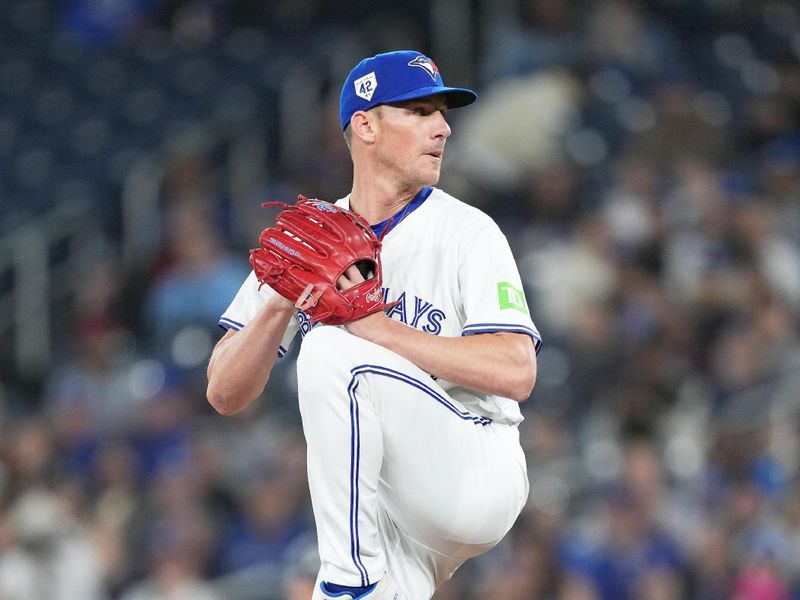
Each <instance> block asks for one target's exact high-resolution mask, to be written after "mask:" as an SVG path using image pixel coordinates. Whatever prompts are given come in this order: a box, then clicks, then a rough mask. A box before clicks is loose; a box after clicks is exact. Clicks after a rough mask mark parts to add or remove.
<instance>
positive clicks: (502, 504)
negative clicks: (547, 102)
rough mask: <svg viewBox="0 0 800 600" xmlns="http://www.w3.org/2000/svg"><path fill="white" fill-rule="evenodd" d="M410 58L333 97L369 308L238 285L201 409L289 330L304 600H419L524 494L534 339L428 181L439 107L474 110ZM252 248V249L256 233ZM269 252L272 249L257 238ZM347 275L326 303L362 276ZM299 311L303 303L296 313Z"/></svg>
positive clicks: (238, 388)
mask: <svg viewBox="0 0 800 600" xmlns="http://www.w3.org/2000/svg"><path fill="white" fill-rule="evenodd" d="M476 98H477V95H476V94H475V93H474V92H473V91H471V90H469V89H464V88H453V87H446V86H445V85H444V82H443V81H442V77H441V74H440V73H439V70H438V68H437V67H436V65H435V64H434V62H433V61H432V60H431V59H430V58H428V57H427V56H425V55H423V54H420V53H419V52H413V51H396V52H388V53H384V54H378V55H376V56H373V57H370V58H367V59H365V60H363V61H361V62H360V63H359V64H358V65H357V66H356V67H355V68H354V69H353V70H352V71H351V73H350V75H349V76H348V78H347V80H346V81H345V82H344V86H343V88H342V92H341V99H340V120H341V126H342V129H343V131H344V136H345V140H346V142H347V144H348V146H349V148H350V152H351V155H352V159H353V165H354V175H353V186H352V191H351V193H350V194H349V195H348V196H347V197H345V198H342V199H340V200H339V201H338V202H336V205H337V206H339V207H343V208H347V209H349V210H351V211H353V212H355V213H357V214H358V215H360V216H361V217H363V219H364V220H366V221H367V222H368V223H369V224H370V225H371V227H372V230H373V231H374V232H375V234H376V236H377V237H378V238H381V241H382V249H381V253H380V260H381V267H382V271H383V281H382V284H381V285H382V292H383V301H384V302H386V303H388V304H387V305H384V306H382V308H384V310H378V311H376V312H373V313H372V314H369V315H368V316H365V317H363V318H359V319H356V320H353V321H349V322H345V323H344V324H343V325H339V326H331V325H325V324H320V323H314V322H312V321H313V320H314V319H313V318H309V315H308V314H307V313H306V312H304V311H300V310H297V308H296V307H295V304H294V301H295V300H298V302H300V300H301V299H300V300H299V299H297V298H288V299H287V298H284V297H282V296H281V295H280V294H278V293H276V292H275V291H274V290H273V289H272V288H271V287H270V286H269V285H261V283H263V281H262V282H260V281H259V276H257V275H256V273H255V272H254V273H251V274H250V275H249V277H248V278H247V279H246V280H245V281H244V283H243V285H242V287H241V289H240V290H239V292H238V293H237V295H236V297H235V298H234V299H233V301H232V303H231V305H230V307H229V308H228V309H227V310H226V311H225V313H224V314H223V315H222V317H221V318H220V321H219V324H220V325H221V326H222V327H223V328H225V329H227V332H226V333H225V335H224V336H223V337H222V339H221V340H220V342H219V343H218V345H217V346H216V348H215V349H214V352H213V355H212V357H211V361H210V363H209V367H208V378H209V385H208V399H209V402H210V403H211V404H212V405H213V406H214V408H215V409H216V410H218V411H219V412H220V413H222V414H232V413H236V412H238V411H240V410H242V409H244V408H245V407H246V406H248V405H249V404H250V403H251V402H252V401H253V400H254V399H255V398H256V397H258V396H259V394H261V392H262V391H263V389H264V386H265V385H266V383H267V380H268V378H269V374H270V370H271V368H272V366H273V364H274V362H275V360H276V357H279V356H283V355H284V354H285V353H286V349H287V348H288V347H289V344H290V342H291V341H292V339H293V338H295V337H296V334H298V333H299V334H300V337H301V338H302V341H301V344H302V345H301V348H300V353H299V357H298V364H297V371H298V396H299V404H300V412H301V416H302V420H303V429H304V433H305V436H306V441H307V445H308V477H309V487H310V491H311V500H312V505H313V510H314V516H315V520H316V526H317V536H318V545H319V554H320V559H321V568H320V571H319V574H318V577H317V582H316V585H315V591H314V596H313V599H314V600H324V599H333V598H336V599H338V600H350V599H360V598H368V599H369V600H380V599H390V600H402V599H406V600H421V599H428V598H430V597H431V596H432V595H433V593H434V590H435V589H436V587H437V586H438V585H439V584H441V583H442V582H444V581H446V580H447V579H449V578H450V576H451V575H452V574H453V572H454V571H455V570H456V569H457V568H458V567H459V565H461V564H462V563H463V562H464V561H465V560H467V559H469V558H471V557H474V556H477V555H479V554H481V553H483V552H485V551H487V550H488V549H490V548H492V547H493V546H494V545H495V544H497V542H498V541H499V540H500V539H502V538H503V536H504V535H505V534H506V533H507V532H508V530H509V529H510V528H511V526H512V524H513V523H514V521H515V519H516V518H517V516H518V514H519V512H520V510H521V509H522V507H523V504H524V502H525V500H526V498H527V494H528V481H527V476H526V466H525V458H524V455H523V452H522V449H521V447H520V444H519V434H518V428H517V426H518V424H519V423H520V421H521V420H522V416H521V414H520V410H519V402H522V401H524V400H525V399H527V398H528V396H529V395H530V392H531V389H532V387H533V384H534V381H535V378H536V351H538V348H539V345H540V337H539V333H538V331H537V329H536V327H535V325H534V324H533V321H532V320H531V316H530V313H529V309H528V306H527V303H526V300H525V297H524V295H523V291H522V285H521V281H520V277H519V273H518V270H517V267H516V264H515V262H514V259H513V257H512V254H511V251H510V249H509V246H508V243H507V241H506V239H505V237H504V236H503V234H502V233H501V232H500V230H499V228H498V227H497V225H496V224H495V223H494V221H492V220H491V218H489V217H488V216H487V215H486V214H484V213H482V212H481V211H479V210H478V209H476V208H473V207H471V206H468V205H466V204H464V203H463V202H461V201H459V200H457V199H455V198H453V197H452V196H450V195H448V194H447V193H445V192H444V191H442V190H440V189H437V188H435V187H433V186H434V185H435V184H436V183H437V182H438V180H439V173H440V166H441V162H442V155H443V152H444V147H445V142H446V141H447V138H448V137H449V136H450V127H449V125H448V123H447V120H446V115H447V111H448V110H449V109H452V108H458V107H462V106H465V105H468V104H471V103H472V102H474V101H475V99H476ZM262 238H263V235H262ZM272 241H273V242H274V240H272ZM369 276H370V274H369V273H366V274H364V273H362V272H360V271H359V270H358V269H356V268H354V267H351V268H349V269H347V270H346V271H345V272H344V273H343V274H342V275H341V276H340V277H339V278H338V285H339V287H340V288H341V289H347V288H349V287H350V286H354V285H358V284H360V283H361V282H362V281H364V279H365V277H369ZM299 305H300V306H307V305H308V304H307V303H305V304H302V303H301V304H299Z"/></svg>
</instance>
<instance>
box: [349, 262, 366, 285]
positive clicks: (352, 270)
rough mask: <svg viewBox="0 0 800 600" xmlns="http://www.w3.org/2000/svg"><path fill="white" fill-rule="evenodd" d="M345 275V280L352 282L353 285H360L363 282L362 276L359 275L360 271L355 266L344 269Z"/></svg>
mask: <svg viewBox="0 0 800 600" xmlns="http://www.w3.org/2000/svg"><path fill="white" fill-rule="evenodd" d="M345 274H346V275H347V278H348V279H349V280H350V281H352V282H353V283H361V282H362V281H364V276H363V275H362V274H361V271H359V270H358V267H356V266H355V265H351V266H349V267H347V269H345Z"/></svg>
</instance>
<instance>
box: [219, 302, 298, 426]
mask: <svg viewBox="0 0 800 600" xmlns="http://www.w3.org/2000/svg"><path fill="white" fill-rule="evenodd" d="M281 301H282V298H279V297H276V298H273V299H272V300H270V302H268V303H267V305H266V306H265V307H264V309H263V310H262V311H261V312H260V313H259V314H258V315H257V316H256V317H255V318H254V319H253V320H252V321H251V322H250V323H249V324H248V325H247V327H245V328H243V329H242V330H241V331H239V332H232V331H229V332H228V333H227V334H226V335H225V337H223V338H222V339H221V340H220V342H219V343H218V344H217V346H216V347H215V348H214V352H213V353H212V355H211V360H210V361H209V364H208V389H207V392H206V395H207V398H208V401H209V403H210V404H211V406H213V407H214V409H215V410H216V411H217V412H219V413H220V414H223V415H232V414H236V413H238V412H240V411H242V410H244V409H245V408H247V407H248V406H249V405H250V404H251V403H252V402H253V400H255V399H256V398H257V397H258V396H259V395H260V394H261V392H263V391H264V387H265V386H266V385H267V381H268V380H269V375H270V373H271V372H272V367H273V365H274V364H275V360H276V358H277V356H278V348H279V346H280V342H281V338H282V337H283V333H284V332H285V331H286V326H287V324H288V322H289V319H290V318H291V316H292V314H293V310H292V309H291V308H290V307H291V305H289V306H288V307H287V306H286V304H285V303H283V302H281Z"/></svg>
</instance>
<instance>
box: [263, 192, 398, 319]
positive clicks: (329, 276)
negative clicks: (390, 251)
mask: <svg viewBox="0 0 800 600" xmlns="http://www.w3.org/2000/svg"><path fill="white" fill-rule="evenodd" d="M262 206H282V207H283V210H282V211H281V212H280V214H278V216H277V218H276V219H275V226H274V227H268V228H267V229H265V230H264V231H262V232H261V236H260V237H259V240H258V243H259V245H260V246H261V247H260V248H255V249H254V250H251V251H250V264H251V265H252V267H253V271H255V274H256V277H257V278H258V281H259V282H260V283H261V285H264V284H267V285H269V286H270V287H271V288H272V289H274V290H275V291H276V292H278V293H279V294H280V295H281V296H283V297H284V298H286V299H287V300H291V301H292V302H294V303H295V306H296V307H297V308H298V309H299V310H302V311H303V312H305V313H306V314H307V315H308V317H309V320H310V321H311V322H312V323H316V322H318V321H321V322H323V323H327V324H329V325H339V324H341V323H347V322H349V321H355V320H356V319H360V318H362V317H365V316H367V315H370V314H372V313H374V312H378V311H380V310H384V309H385V308H387V307H389V306H392V305H391V304H386V303H384V301H383V291H382V290H381V283H382V280H383V278H382V275H381V255H380V248H381V240H380V239H378V238H377V237H376V236H375V233H374V232H373V231H372V229H371V228H370V226H369V224H368V223H367V222H366V221H365V220H364V219H362V218H361V217H359V216H358V215H356V214H355V213H353V212H350V211H349V210H345V209H344V208H340V207H338V206H335V205H333V204H331V203H330V202H325V201H324V200H316V199H309V198H306V197H305V196H298V197H297V202H296V203H295V204H294V205H290V204H285V203H283V202H267V203H264V204H262ZM351 266H355V267H356V268H357V269H358V270H359V271H360V272H361V275H362V276H363V277H364V281H363V282H360V283H357V284H356V285H353V286H352V287H349V288H347V289H341V288H340V286H339V285H338V284H337V282H338V281H339V278H340V277H341V276H342V275H343V274H344V273H345V271H346V270H347V269H348V268H349V267H351Z"/></svg>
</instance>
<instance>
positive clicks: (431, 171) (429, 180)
mask: <svg viewBox="0 0 800 600" xmlns="http://www.w3.org/2000/svg"><path fill="white" fill-rule="evenodd" d="M441 172H442V169H441V165H440V164H438V163H437V164H435V165H430V166H429V167H428V168H427V169H424V170H423V171H422V172H421V173H420V175H421V177H420V179H422V180H423V183H422V185H436V184H437V183H439V177H440V176H441Z"/></svg>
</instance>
